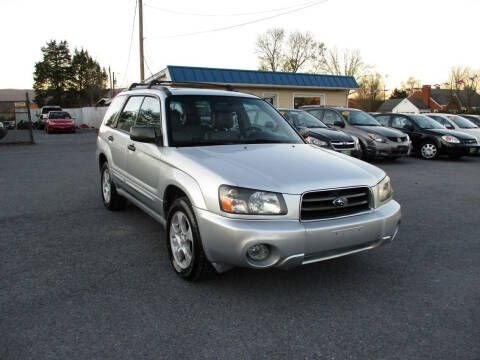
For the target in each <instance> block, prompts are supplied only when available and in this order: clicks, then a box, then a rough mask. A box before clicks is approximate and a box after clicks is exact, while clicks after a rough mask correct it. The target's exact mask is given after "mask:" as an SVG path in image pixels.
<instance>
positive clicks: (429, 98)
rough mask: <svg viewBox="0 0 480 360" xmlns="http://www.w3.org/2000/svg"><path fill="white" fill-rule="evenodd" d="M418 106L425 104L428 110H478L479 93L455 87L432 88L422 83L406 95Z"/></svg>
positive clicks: (479, 106)
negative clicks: (420, 87) (419, 87)
mask: <svg viewBox="0 0 480 360" xmlns="http://www.w3.org/2000/svg"><path fill="white" fill-rule="evenodd" d="M408 99H409V100H411V101H412V102H414V103H416V104H417V105H418V106H423V105H425V108H428V109H430V112H462V111H466V110H474V111H479V110H480V95H479V94H478V93H476V92H472V91H466V90H455V89H432V88H431V86H430V85H424V86H423V87H422V89H421V90H418V91H415V92H414V93H413V94H412V95H410V96H409V97H408Z"/></svg>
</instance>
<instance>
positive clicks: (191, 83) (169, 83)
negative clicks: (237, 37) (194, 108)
mask: <svg viewBox="0 0 480 360" xmlns="http://www.w3.org/2000/svg"><path fill="white" fill-rule="evenodd" d="M156 85H167V86H175V85H188V86H190V87H202V86H211V87H218V88H224V89H225V90H227V91H233V86H232V85H230V84H216V83H208V82H196V81H169V80H151V81H149V82H148V83H132V84H131V85H130V86H129V87H128V90H132V89H134V88H137V87H147V89H151V88H152V87H153V86H156ZM164 89H165V90H167V91H168V89H166V88H164Z"/></svg>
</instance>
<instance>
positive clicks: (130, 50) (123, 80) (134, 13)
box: [121, 0, 137, 85]
mask: <svg viewBox="0 0 480 360" xmlns="http://www.w3.org/2000/svg"><path fill="white" fill-rule="evenodd" d="M136 16H137V0H135V10H134V12H133V22H132V33H131V34H130V47H129V48H128V58H127V66H126V67H125V72H124V73H123V79H122V82H121V85H124V84H125V80H127V71H128V65H129V64H130V54H131V53H132V43H133V33H134V31H135V19H136Z"/></svg>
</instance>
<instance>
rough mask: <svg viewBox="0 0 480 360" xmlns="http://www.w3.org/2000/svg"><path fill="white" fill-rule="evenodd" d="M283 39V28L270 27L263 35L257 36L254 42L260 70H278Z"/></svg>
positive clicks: (281, 56) (281, 55)
mask: <svg viewBox="0 0 480 360" xmlns="http://www.w3.org/2000/svg"><path fill="white" fill-rule="evenodd" d="M284 39H285V30H283V29H282V28H272V29H269V30H267V32H266V33H264V34H263V35H259V36H258V38H257V42H256V44H255V53H256V54H257V56H258V59H259V60H260V66H259V68H260V70H270V71H278V70H280V66H281V62H282V58H283V54H282V47H283V41H284Z"/></svg>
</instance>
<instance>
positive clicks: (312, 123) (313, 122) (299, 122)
mask: <svg viewBox="0 0 480 360" xmlns="http://www.w3.org/2000/svg"><path fill="white" fill-rule="evenodd" d="M280 113H281V114H282V115H283V116H285V118H286V119H287V120H288V121H290V122H291V123H292V124H293V125H294V126H295V127H300V126H303V127H307V128H326V127H327V125H325V124H324V123H322V122H321V121H320V120H318V119H317V118H316V117H315V116H313V115H310V114H309V113H307V112H305V111H301V110H280Z"/></svg>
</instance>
